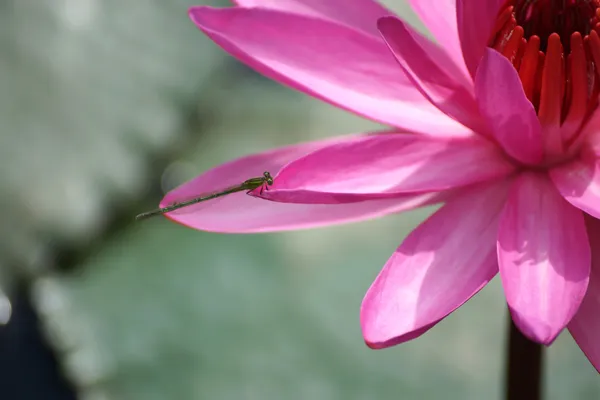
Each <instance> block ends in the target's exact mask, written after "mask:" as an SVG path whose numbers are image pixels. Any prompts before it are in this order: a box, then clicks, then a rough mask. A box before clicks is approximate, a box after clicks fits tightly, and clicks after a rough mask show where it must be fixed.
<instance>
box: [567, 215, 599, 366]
mask: <svg viewBox="0 0 600 400" xmlns="http://www.w3.org/2000/svg"><path fill="white" fill-rule="evenodd" d="M586 225H587V232H588V238H589V240H590V247H591V249H592V272H591V274H590V284H589V286H588V290H587V293H586V295H585V297H584V298H583V302H582V303H581V305H580V306H579V310H578V311H577V314H575V316H574V317H573V319H572V320H571V322H570V323H569V326H568V327H569V332H571V335H572V336H573V339H575V341H576V342H577V344H578V345H579V347H580V348H581V350H583V352H584V353H585V355H586V356H587V358H588V360H590V362H591V363H592V365H593V366H594V367H595V368H596V370H598V372H600V340H598V338H599V337H600V312H598V310H600V221H599V220H597V219H595V218H592V217H588V218H586Z"/></svg>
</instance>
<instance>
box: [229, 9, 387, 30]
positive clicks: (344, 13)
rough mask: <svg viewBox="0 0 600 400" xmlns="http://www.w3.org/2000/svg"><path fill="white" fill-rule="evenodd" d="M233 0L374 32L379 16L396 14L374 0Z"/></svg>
mask: <svg viewBox="0 0 600 400" xmlns="http://www.w3.org/2000/svg"><path fill="white" fill-rule="evenodd" d="M234 3H236V4H238V5H239V6H241V7H262V8H268V9H271V10H278V11H286V12H289V13H292V14H303V15H309V16H311V17H318V18H323V19H327V20H330V21H333V22H337V23H340V24H344V25H346V26H348V27H351V28H354V29H358V30H361V31H363V32H365V33H368V34H371V35H375V36H379V31H378V30H377V20H378V19H379V18H381V17H384V16H386V15H393V14H394V13H393V12H391V11H389V10H388V9H387V8H385V7H384V6H383V5H381V4H379V3H378V2H377V1H374V0H352V1H347V0H327V1H324V0H234Z"/></svg>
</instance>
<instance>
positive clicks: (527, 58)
mask: <svg viewBox="0 0 600 400" xmlns="http://www.w3.org/2000/svg"><path fill="white" fill-rule="evenodd" d="M539 50H540V38H539V37H537V36H532V37H530V38H529V42H527V45H526V47H525V54H523V58H522V59H521V68H519V77H520V78H521V82H522V83H523V90H524V91H525V95H526V96H527V98H528V99H529V101H533V92H534V90H535V86H536V79H535V78H536V75H537V65H538V61H539V59H540V57H539Z"/></svg>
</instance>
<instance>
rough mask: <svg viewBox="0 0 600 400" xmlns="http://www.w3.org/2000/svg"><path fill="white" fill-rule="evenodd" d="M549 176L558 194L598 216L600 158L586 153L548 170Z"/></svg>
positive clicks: (599, 205)
mask: <svg viewBox="0 0 600 400" xmlns="http://www.w3.org/2000/svg"><path fill="white" fill-rule="evenodd" d="M550 177H551V178H552V181H553V182H554V185H556V188H557V189H558V191H559V192H560V194H561V195H562V196H563V197H564V198H565V200H567V201H568V202H569V203H571V204H572V205H574V206H575V207H577V208H579V209H580V210H583V211H585V212H586V213H588V214H591V215H593V216H594V217H596V218H599V217H600V160H599V159H598V158H596V157H595V156H594V155H593V154H586V155H584V156H582V157H581V158H580V159H575V160H574V161H571V162H570V163H568V164H562V165H559V166H557V167H554V168H553V169H551V170H550Z"/></svg>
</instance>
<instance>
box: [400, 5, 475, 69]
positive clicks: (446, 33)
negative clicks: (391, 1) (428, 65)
mask: <svg viewBox="0 0 600 400" xmlns="http://www.w3.org/2000/svg"><path fill="white" fill-rule="evenodd" d="M409 2H410V5H411V7H412V9H413V10H414V11H415V13H417V15H418V16H419V18H420V19H421V21H423V23H424V24H425V26H426V27H427V29H428V30H429V32H431V34H432V35H433V37H434V38H435V39H436V41H437V42H438V43H439V44H440V46H441V47H442V48H443V49H445V50H446V52H447V53H448V55H449V56H450V57H451V58H452V60H453V61H454V64H456V65H457V66H458V67H459V68H460V69H461V71H462V73H463V75H465V76H468V75H469V71H468V70H467V67H466V65H465V61H464V59H463V54H462V48H461V45H460V39H459V37H458V27H457V25H456V0H409Z"/></svg>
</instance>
